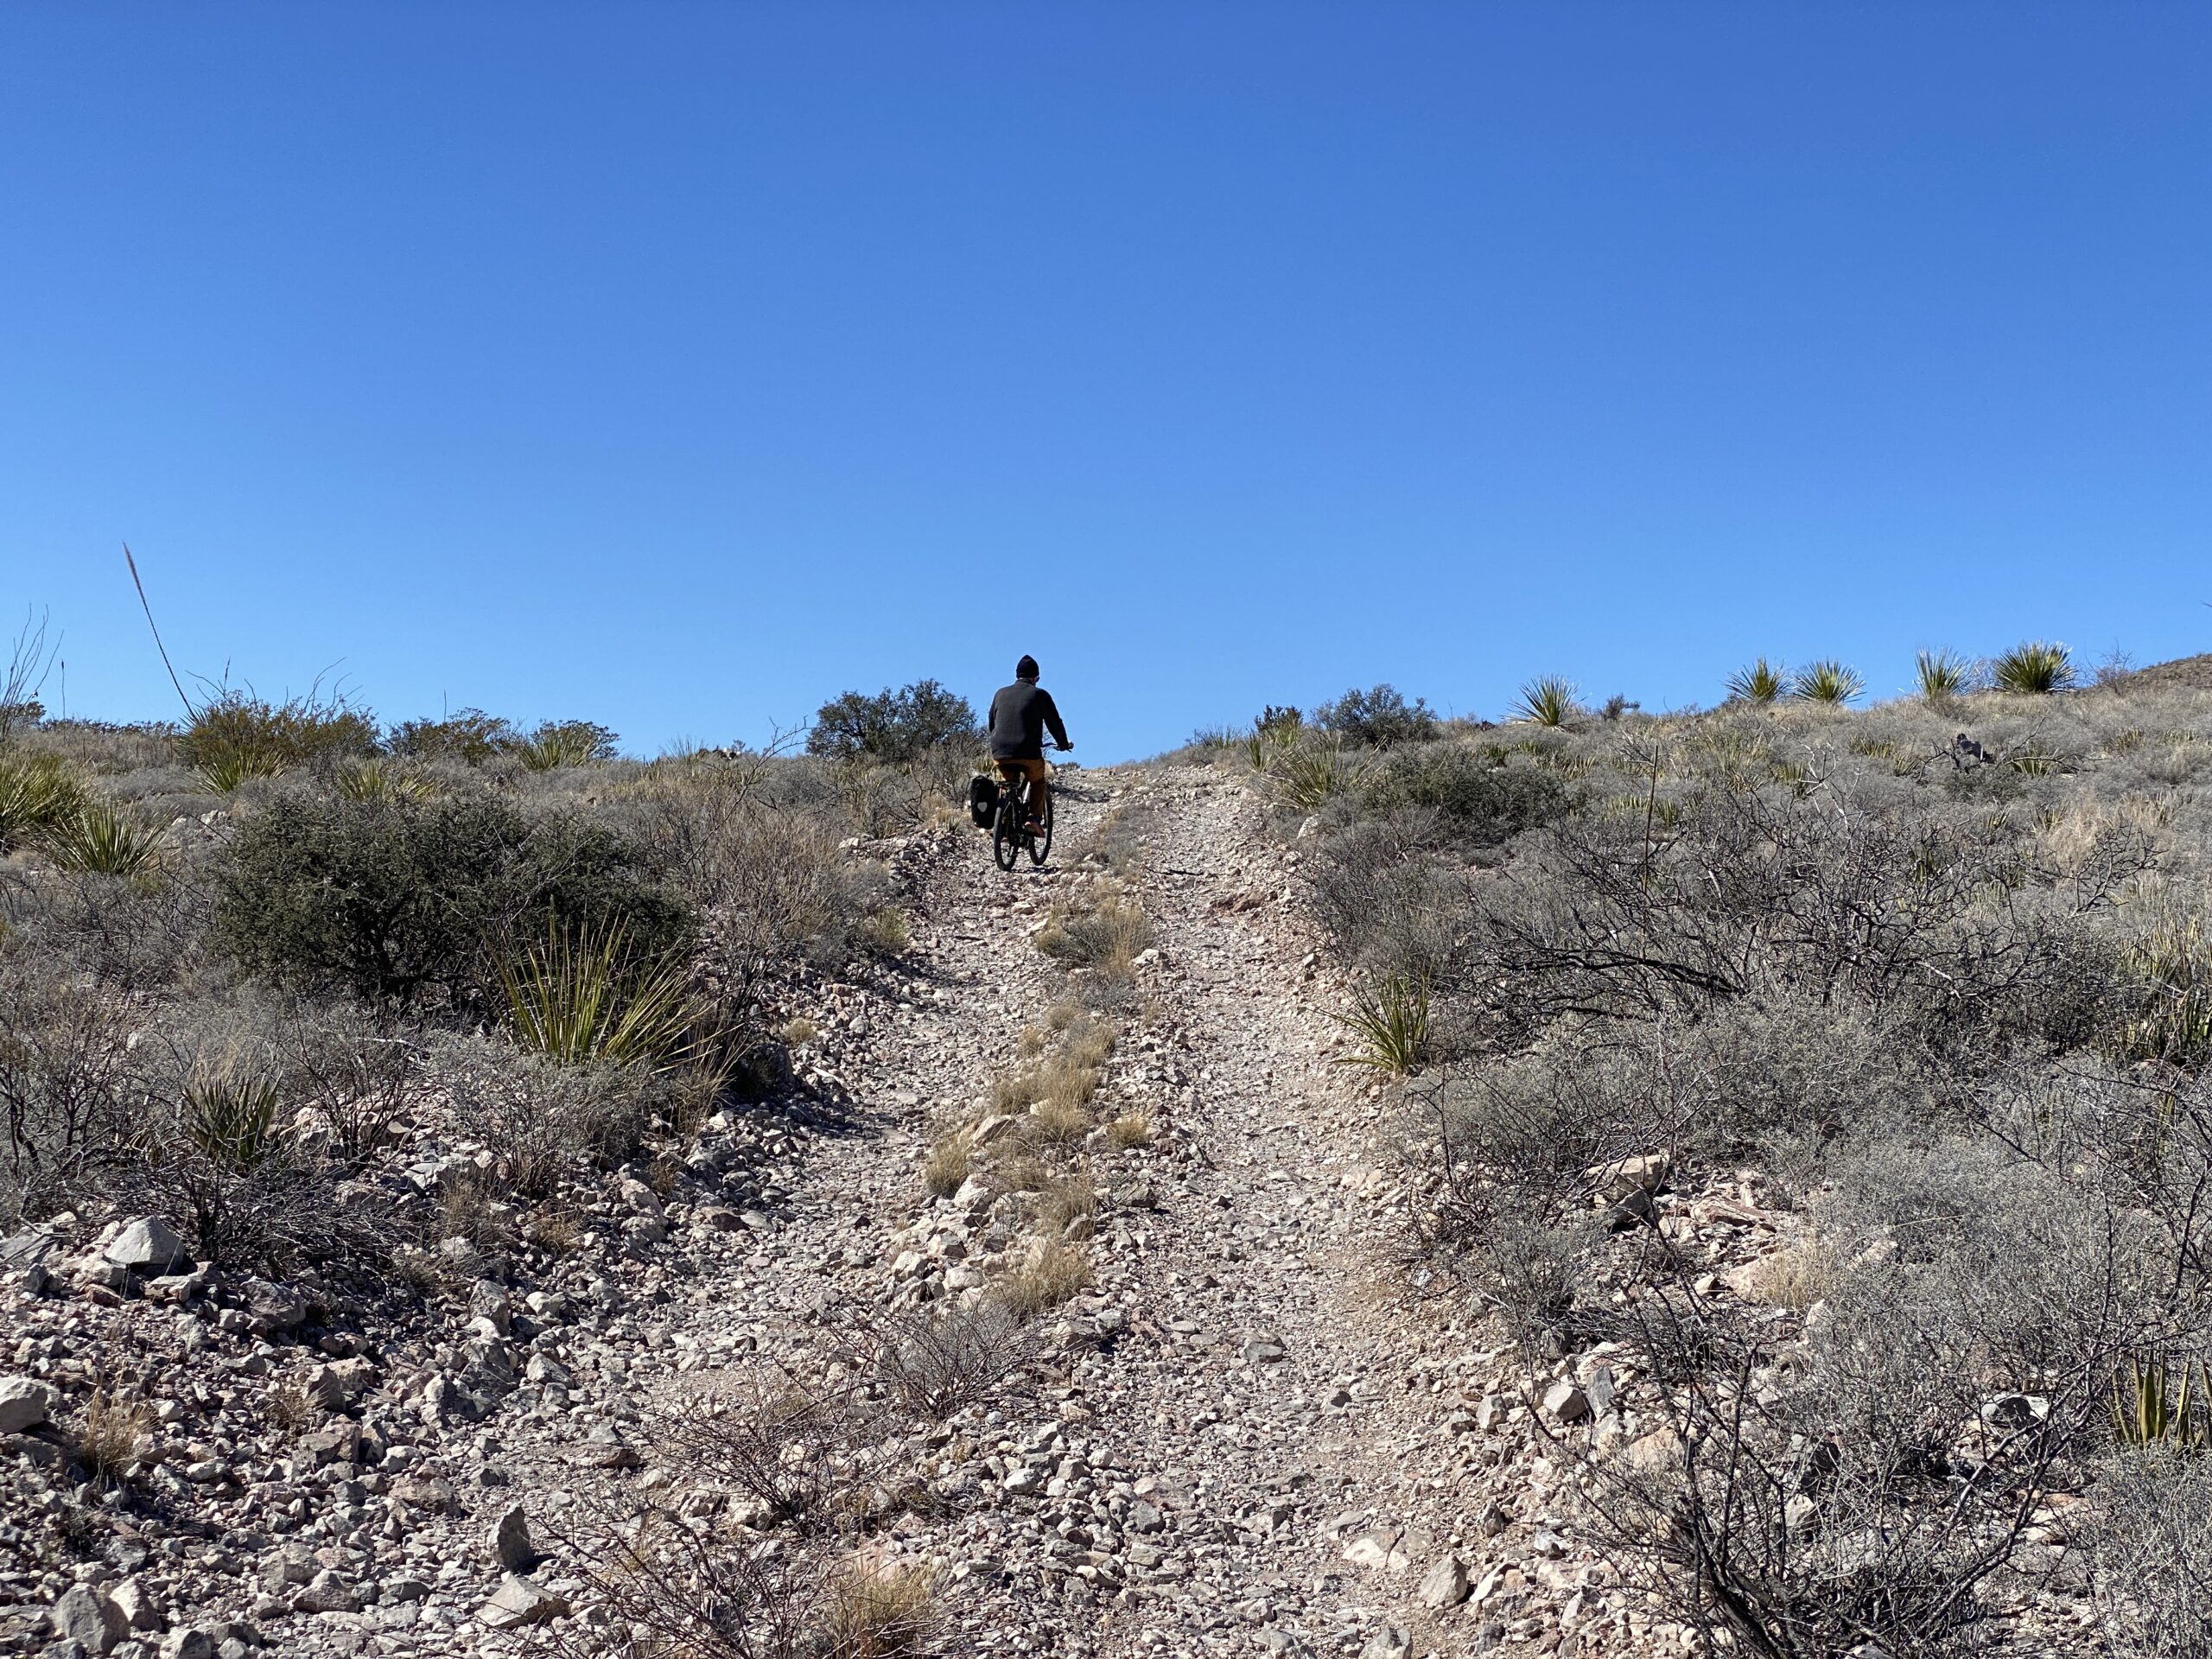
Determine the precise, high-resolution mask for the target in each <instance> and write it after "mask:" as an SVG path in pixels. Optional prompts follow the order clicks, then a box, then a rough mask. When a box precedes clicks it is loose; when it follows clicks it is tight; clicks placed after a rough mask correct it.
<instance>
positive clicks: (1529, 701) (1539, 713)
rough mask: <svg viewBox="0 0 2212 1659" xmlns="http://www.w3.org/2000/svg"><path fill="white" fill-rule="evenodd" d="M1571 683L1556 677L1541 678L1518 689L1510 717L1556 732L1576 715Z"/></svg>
mask: <svg viewBox="0 0 2212 1659" xmlns="http://www.w3.org/2000/svg"><path fill="white" fill-rule="evenodd" d="M1576 696H1577V693H1576V690H1575V688H1574V685H1573V682H1571V681H1569V680H1567V679H1566V678H1564V677H1562V676H1560V675H1557V674H1541V675H1538V676H1537V677H1535V679H1533V680H1531V681H1529V683H1527V684H1526V685H1524V686H1522V688H1521V690H1520V693H1519V694H1518V696H1516V697H1515V699H1514V702H1513V717H1514V718H1515V719H1516V720H1525V721H1528V722H1529V724H1530V725H1531V726H1542V727H1546V728H1552V729H1556V728H1560V727H1562V726H1565V725H1566V724H1567V722H1568V721H1571V720H1573V718H1574V716H1575V714H1576V712H1577V707H1578V705H1577V704H1576V702H1575V698H1576Z"/></svg>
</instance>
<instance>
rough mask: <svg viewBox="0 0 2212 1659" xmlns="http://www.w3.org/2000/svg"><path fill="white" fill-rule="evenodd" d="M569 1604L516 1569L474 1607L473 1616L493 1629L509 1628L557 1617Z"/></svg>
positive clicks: (512, 1628)
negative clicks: (487, 1599)
mask: <svg viewBox="0 0 2212 1659" xmlns="http://www.w3.org/2000/svg"><path fill="white" fill-rule="evenodd" d="M568 1611H569V1604H568V1603H567V1602H565V1601H563V1600H562V1599H561V1598H560V1597H558V1596H556V1595H555V1594H554V1593H553V1592H551V1591H550V1590H546V1589H543V1588H541V1587H540V1586H537V1585H536V1584H533V1583H531V1580H528V1579H526V1578H524V1577H523V1576H522V1575H521V1574H520V1573H508V1574H507V1576H506V1578H505V1580H503V1581H502V1582H501V1583H500V1585H499V1588H498V1589H497V1590H495V1591H493V1592H492V1599H491V1600H489V1601H487V1602H486V1603H485V1604H484V1605H482V1606H481V1607H480V1608H478V1609H477V1610H476V1617H477V1618H480V1619H481V1620H482V1621H483V1622H484V1623H485V1624H488V1625H490V1626H491V1627H492V1628H493V1630H515V1629H518V1627H520V1626H522V1625H524V1624H543V1623H544V1622H545V1621H546V1620H547V1619H549V1618H561V1617H562V1616H563V1615H564V1614H566V1613H567V1612H568Z"/></svg>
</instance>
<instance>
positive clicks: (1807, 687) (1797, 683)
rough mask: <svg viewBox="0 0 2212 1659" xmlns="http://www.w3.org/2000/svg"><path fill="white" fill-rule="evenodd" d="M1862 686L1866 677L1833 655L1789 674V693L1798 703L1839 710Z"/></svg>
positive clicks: (1864, 687)
mask: <svg viewBox="0 0 2212 1659" xmlns="http://www.w3.org/2000/svg"><path fill="white" fill-rule="evenodd" d="M1864 690H1866V676H1865V675H1864V674H1861V673H1860V672H1859V671H1858V670H1857V669H1855V668H1850V667H1847V666H1846V665H1845V664H1842V663H1840V662H1838V661H1837V660H1836V659H1835V658H1833V657H1824V658H1821V660H1820V661H1819V662H1817V663H1811V664H1807V665H1806V666H1805V667H1803V668H1801V669H1799V670H1798V671H1796V673H1795V674H1793V675H1791V676H1790V677H1789V695H1790V696H1792V697H1794V698H1795V699H1796V701H1798V702H1810V703H1817V704H1820V705H1822V706H1824V707H1827V708H1830V709H1840V708H1842V707H1843V706H1844V705H1845V704H1846V703H1847V702H1851V701H1853V699H1854V698H1856V697H1857V696H1859V693H1860V692H1862V691H1864Z"/></svg>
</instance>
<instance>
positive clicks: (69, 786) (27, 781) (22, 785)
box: [0, 754, 85, 851]
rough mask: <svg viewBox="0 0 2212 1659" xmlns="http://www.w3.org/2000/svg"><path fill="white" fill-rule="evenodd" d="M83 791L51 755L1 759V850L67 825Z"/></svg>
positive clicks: (79, 806)
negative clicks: (43, 832)
mask: <svg viewBox="0 0 2212 1659" xmlns="http://www.w3.org/2000/svg"><path fill="white" fill-rule="evenodd" d="M84 804H85V791H84V789H83V788H82V786H81V785H79V784H78V782H77V780H76V779H74V778H73V777H72V776H71V775H70V773H69V770H68V768H67V767H66V766H63V765H62V764H61V762H60V761H59V760H56V759H54V757H53V756H52V755H46V754H40V755H32V756H29V757H28V758H25V759H21V760H18V759H16V758H13V757H6V756H0V851H4V850H5V849H8V848H10V847H13V846H15V845H16V844H17V843H18V842H22V841H25V840H28V839H29V838H30V837H31V836H35V835H37V834H39V833H41V832H42V831H45V830H49V829H55V828H57V827H59V826H60V825H61V824H64V823H67V822H68V821H69V820H70V819H71V818H72V817H75V816H76V814H77V813H78V812H79V810H82V809H83V806H84Z"/></svg>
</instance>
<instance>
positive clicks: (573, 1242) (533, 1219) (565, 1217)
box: [522, 1204, 584, 1255]
mask: <svg viewBox="0 0 2212 1659" xmlns="http://www.w3.org/2000/svg"><path fill="white" fill-rule="evenodd" d="M522 1236H523V1237H524V1238H525V1239H527V1240H528V1241H529V1242H530V1243H532V1244H535V1245H536V1246H537V1248H538V1249H541V1250H543V1251H545V1252H546V1253H547V1254H548V1255H575V1253H576V1251H577V1250H579V1249H582V1247H583V1242H584V1224H583V1220H582V1217H580V1216H578V1215H577V1214H576V1212H575V1211H573V1210H571V1209H569V1207H568V1206H567V1205H560V1204H541V1205H538V1206H537V1208H536V1209H535V1210H533V1211H531V1212H530V1217H529V1219H528V1220H526V1221H524V1223H523V1229H522Z"/></svg>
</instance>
